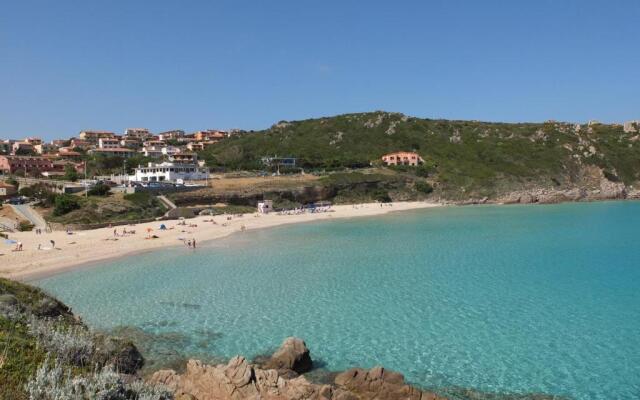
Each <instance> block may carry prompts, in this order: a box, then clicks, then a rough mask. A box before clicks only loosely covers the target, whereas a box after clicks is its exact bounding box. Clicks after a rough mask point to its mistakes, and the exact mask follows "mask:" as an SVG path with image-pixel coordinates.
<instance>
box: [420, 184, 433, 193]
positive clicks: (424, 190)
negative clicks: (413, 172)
mask: <svg viewBox="0 0 640 400" xmlns="http://www.w3.org/2000/svg"><path fill="white" fill-rule="evenodd" d="M416 190H417V191H418V192H421V193H424V194H429V193H431V192H433V186H431V185H429V184H428V183H427V182H416Z"/></svg>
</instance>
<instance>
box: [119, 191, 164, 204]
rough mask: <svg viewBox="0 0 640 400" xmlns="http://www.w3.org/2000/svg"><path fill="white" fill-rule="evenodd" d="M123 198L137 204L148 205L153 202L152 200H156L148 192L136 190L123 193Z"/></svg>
mask: <svg viewBox="0 0 640 400" xmlns="http://www.w3.org/2000/svg"><path fill="white" fill-rule="evenodd" d="M124 199H125V200H127V201H130V202H132V203H134V204H136V205H138V206H148V205H151V204H152V203H153V202H154V200H156V199H155V197H154V196H153V195H152V194H151V193H149V192H136V193H129V194H125V195H124Z"/></svg>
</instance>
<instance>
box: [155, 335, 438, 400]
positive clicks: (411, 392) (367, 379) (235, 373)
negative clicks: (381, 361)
mask: <svg viewBox="0 0 640 400" xmlns="http://www.w3.org/2000/svg"><path fill="white" fill-rule="evenodd" d="M312 366H313V361H312V360H311V356H310V354H309V350H308V349H307V347H306V345H305V343H304V341H302V340H301V339H298V338H288V339H286V340H285V341H284V343H283V344H282V346H281V347H280V349H278V351H276V352H275V353H274V354H273V356H271V358H270V359H269V360H268V361H267V362H266V363H265V365H264V368H261V367H258V366H256V365H252V364H250V363H249V362H247V360H246V359H245V358H244V357H240V356H236V357H234V358H232V359H231V360H230V361H229V363H227V364H226V365H225V364H220V365H216V366H212V365H206V364H203V363H202V362H200V361H196V360H190V361H189V362H188V363H187V368H186V372H185V373H184V374H178V373H176V372H175V371H173V370H162V371H158V372H156V373H155V374H153V376H152V377H151V379H150V380H151V382H152V383H156V384H162V385H165V386H166V387H168V388H169V389H171V390H173V391H174V393H175V394H176V398H177V399H196V400H240V399H263V400H302V399H326V400H333V399H335V400H358V399H363V400H365V399H391V400H394V399H398V400H399V399H415V400H437V399H440V397H438V396H437V395H435V394H434V393H430V392H424V391H421V390H419V389H417V388H414V387H412V386H409V385H407V384H405V382H404V377H403V376H402V374H400V373H397V372H393V371H388V370H385V369H384V368H382V367H376V368H372V369H371V370H363V369H351V370H349V371H346V372H343V373H341V374H339V375H338V376H337V377H336V379H335V382H334V384H332V385H320V384H315V383H311V382H309V381H307V379H306V378H305V377H303V376H298V377H293V378H292V375H291V372H292V371H294V372H296V373H303V372H307V371H309V370H311V368H312ZM294 375H295V374H294Z"/></svg>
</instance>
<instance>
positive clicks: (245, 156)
mask: <svg viewBox="0 0 640 400" xmlns="http://www.w3.org/2000/svg"><path fill="white" fill-rule="evenodd" d="M636 139H637V136H636V134H634V133H624V131H623V129H622V126H619V125H602V124H595V125H592V126H586V125H582V126H581V127H579V128H576V127H575V126H574V125H573V124H568V123H556V122H546V123H513V124H507V123H491V122H478V121H446V120H429V119H418V118H410V117H406V116H404V115H402V114H397V113H385V112H375V113H363V114H346V115H340V116H336V117H330V118H320V119H309V120H304V121H296V122H284V121H283V122H280V123H278V124H276V125H274V126H273V127H271V128H270V129H267V130H265V131H259V132H251V133H249V132H246V133H242V134H239V135H235V136H233V137H231V138H229V139H226V140H224V141H222V142H221V143H220V144H218V145H216V146H212V147H210V148H209V149H207V150H206V151H205V152H204V153H203V154H202V157H203V158H204V159H206V161H207V163H208V165H210V166H211V167H213V168H219V169H226V170H230V169H263V168H264V167H263V166H262V163H261V161H260V160H261V158H262V157H264V156H273V155H278V156H291V157H297V158H298V159H299V166H300V167H302V168H305V169H306V170H307V171H313V170H335V169H345V168H361V167H366V166H370V165H374V166H375V165H379V164H380V161H379V160H380V157H381V156H382V155H383V154H385V153H388V152H392V151H400V150H407V151H411V150H413V151H416V152H418V153H419V154H420V155H421V156H422V157H423V158H424V159H425V161H426V163H425V166H424V167H423V168H421V169H420V172H419V173H416V175H419V176H424V175H432V177H433V180H434V183H435V184H436V186H437V187H438V188H439V189H440V191H441V192H443V193H447V194H449V195H451V196H454V197H455V196H456V195H457V196H460V197H466V196H468V195H469V194H470V193H473V194H475V195H480V196H482V195H486V196H491V195H494V194H495V193H496V191H499V190H501V189H503V188H504V187H505V186H506V187H507V188H508V187H510V186H514V187H515V186H518V185H525V184H528V183H536V184H542V185H554V184H556V185H557V184H558V183H560V184H564V183H567V182H571V181H572V180H575V179H577V176H578V174H579V171H580V169H581V167H582V166H584V165H595V166H598V167H600V168H602V169H603V170H604V171H605V173H606V174H607V176H608V177H611V178H610V179H619V180H620V181H622V182H624V183H626V184H630V183H633V182H635V181H637V180H638V178H639V174H640V165H639V164H638V162H637V160H639V159H640V145H638V146H636V145H634V142H635V140H636Z"/></svg>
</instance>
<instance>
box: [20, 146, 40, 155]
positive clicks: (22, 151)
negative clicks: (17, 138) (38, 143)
mask: <svg viewBox="0 0 640 400" xmlns="http://www.w3.org/2000/svg"><path fill="white" fill-rule="evenodd" d="M16 155H17V156H35V155H36V153H35V152H34V151H33V149H28V148H24V147H20V148H18V149H17V150H16Z"/></svg>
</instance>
